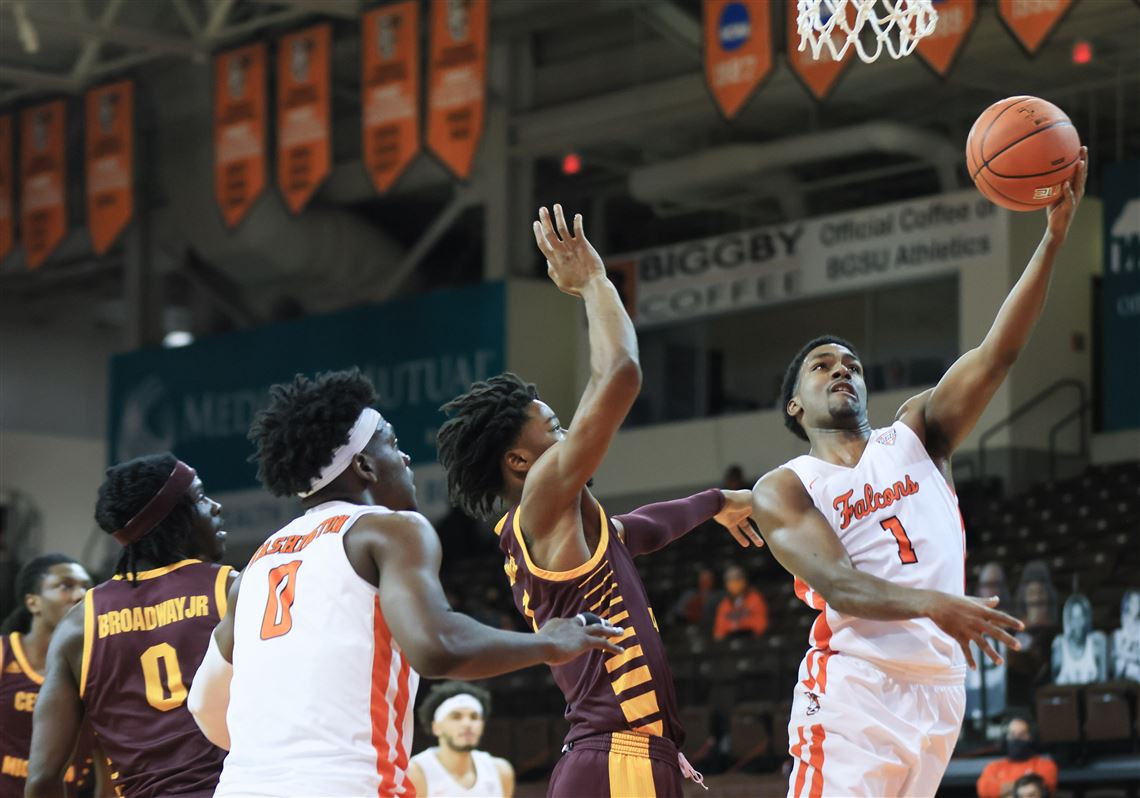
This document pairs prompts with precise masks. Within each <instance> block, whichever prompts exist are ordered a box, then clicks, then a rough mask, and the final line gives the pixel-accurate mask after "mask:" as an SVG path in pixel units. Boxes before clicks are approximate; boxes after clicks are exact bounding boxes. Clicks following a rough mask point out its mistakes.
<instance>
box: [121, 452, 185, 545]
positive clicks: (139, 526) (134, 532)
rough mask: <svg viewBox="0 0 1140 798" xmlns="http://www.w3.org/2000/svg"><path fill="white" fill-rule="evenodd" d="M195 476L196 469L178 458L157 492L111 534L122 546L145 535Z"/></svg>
mask: <svg viewBox="0 0 1140 798" xmlns="http://www.w3.org/2000/svg"><path fill="white" fill-rule="evenodd" d="M196 476H198V472H197V471H195V470H194V469H193V468H191V467H190V466H188V465H186V464H185V463H184V462H182V461H181V460H179V461H178V462H177V463H175V464H174V470H173V471H171V472H170V477H169V478H168V479H167V480H166V484H165V485H163V486H162V487H161V488H159V490H158V493H156V494H154V497H153V498H152V499H151V500H150V501H148V502H147V503H146V504H145V505H144V506H143V508H142V509H141V510H139V511H138V512H137V513H135V517H134V518H132V519H131V520H130V521H127V523H126V525H125V526H123V528H122V529H120V530H119V531H118V532H113V533H112V534H111V536H112V537H113V538H114V539H115V540H117V541H119V545H120V546H124V547H125V546H129V545H131V544H132V543H134V542H135V541H136V540H139V539H140V538H142V537H145V536H146V535H147V533H148V532H150V531H151V530H152V529H154V528H155V527H156V526H158V525H159V524H161V523H162V520H163V519H164V518H166V516H168V515H170V511H171V510H173V509H174V505H176V504H178V500H179V499H181V498H182V495H183V494H184V493H186V489H187V488H189V487H190V485H191V484H192V483H193V482H194V477H196Z"/></svg>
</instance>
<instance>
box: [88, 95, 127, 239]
mask: <svg viewBox="0 0 1140 798" xmlns="http://www.w3.org/2000/svg"><path fill="white" fill-rule="evenodd" d="M86 105H87V114H86V127H85V130H84V136H85V139H86V140H85V148H84V149H85V151H86V154H87V158H86V170H87V227H88V229H89V230H90V231H91V246H92V247H94V249H95V254H97V255H103V254H104V253H106V252H107V250H108V249H110V248H111V244H113V243H114V242H115V239H116V238H118V237H119V234H120V233H122V232H123V230H124V229H125V228H126V226H127V224H128V223H129V222H130V221H131V216H132V215H133V214H134V210H135V193H134V184H135V169H134V136H135V126H134V119H135V86H134V84H133V83H131V81H129V80H124V81H121V82H119V83H112V84H110V85H108V86H100V87H99V88H96V89H91V90H90V91H88V92H87V97H86Z"/></svg>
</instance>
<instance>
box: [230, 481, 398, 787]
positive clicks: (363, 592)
mask: <svg viewBox="0 0 1140 798" xmlns="http://www.w3.org/2000/svg"><path fill="white" fill-rule="evenodd" d="M387 512H390V511H389V510H387V509H386V508H383V507H370V506H361V505H356V504H349V503H347V502H326V503H324V504H321V505H318V506H317V507H314V508H312V509H311V510H309V511H308V512H307V513H305V514H304V515H303V516H301V517H300V518H297V519H296V520H294V521H292V522H290V523H289V524H288V525H287V526H286V527H285V528H284V529H282V530H280V531H279V532H277V533H275V534H273V535H271V536H270V537H269V538H268V539H266V541H265V542H264V543H263V544H262V545H261V546H260V547H259V548H258V549H257V551H256V552H254V555H253V557H252V558H251V559H250V563H249V565H248V566H247V567H246V569H245V570H244V571H243V572H242V577H241V588H240V590H239V591H238V603H237V611H236V615H235V619H234V653H233V665H234V673H233V682H232V683H231V686H230V704H229V711H228V712H227V715H226V721H227V724H228V726H229V732H230V753H229V755H228V756H227V757H226V760H225V766H224V768H223V770H222V776H221V780H220V782H219V784H218V789H217V791H216V792H215V793H214V794H215V796H237V795H242V796H248V795H274V796H300V795H322V796H341V795H345V796H347V795H379V796H382V797H383V796H398V795H409V794H411V793H412V791H413V787H412V783H411V781H409V780H408V777H407V768H408V752H409V751H410V749H411V743H412V706H413V704H414V702H415V696H416V688H417V686H418V685H419V675H418V674H417V673H416V672H415V671H414V670H412V668H411V667H410V666H409V664H408V661H407V659H405V658H404V656H403V653H402V652H401V651H400V647H399V646H398V645H397V644H396V641H394V640H393V639H392V636H391V634H390V633H389V631H388V626H387V624H386V623H385V621H384V616H383V614H382V613H381V611H380V597H379V591H378V590H377V589H376V587H374V586H373V585H370V584H369V583H368V582H366V581H365V580H363V579H361V578H360V576H359V575H357V573H356V572H355V571H354V570H353V568H352V565H351V563H349V561H348V557H347V555H346V554H345V551H344V541H343V537H344V534H345V533H346V532H347V531H348V530H349V529H350V528H351V527H352V524H353V523H354V522H355V521H356V520H357V519H358V518H359V517H360V516H361V515H364V514H366V513H387Z"/></svg>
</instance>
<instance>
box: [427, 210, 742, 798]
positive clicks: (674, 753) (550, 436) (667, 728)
mask: <svg viewBox="0 0 1140 798" xmlns="http://www.w3.org/2000/svg"><path fill="white" fill-rule="evenodd" d="M539 217H540V218H539V221H536V222H535V223H534V234H535V240H536V241H537V243H538V247H539V249H540V250H541V252H542V254H543V255H544V256H545V257H546V261H547V272H548V274H549V275H550V277H551V279H552V280H553V281H554V283H555V285H557V286H558V288H559V289H561V290H562V291H564V292H565V293H567V294H570V295H571V296H575V297H579V298H580V299H581V300H582V301H583V303H584V304H585V306H586V318H587V321H588V324H589V337H590V380H589V383H588V384H587V386H586V389H585V392H584V393H583V395H582V398H581V400H580V401H579V403H578V409H577V412H576V413H575V415H574V421H573V423H572V424H571V425H570V429H568V430H566V429H563V428H562V426H561V424H560V423H559V421H558V417H557V415H556V414H555V412H554V411H553V410H552V409H551V408H550V407H549V406H548V405H547V404H546V403H545V402H543V401H541V400H540V399H539V398H538V393H537V391H536V389H535V387H534V386H533V385H531V384H529V383H527V382H524V381H523V380H521V379H520V378H519V377H517V376H515V375H514V374H509V373H508V374H502V375H500V376H497V377H492V378H491V379H489V380H487V381H485V382H479V383H476V384H475V385H473V386H472V387H471V389H470V390H469V391H468V392H467V393H466V394H464V395H463V396H460V397H459V398H457V399H455V400H453V401H451V402H449V403H448V404H446V405H444V406H443V411H444V412H445V413H447V414H448V415H450V416H451V418H449V419H448V420H447V421H446V422H445V423H444V424H443V426H442V427H440V430H439V433H438V435H437V442H438V445H439V459H440V462H441V463H442V464H443V466H444V468H445V469H446V470H447V481H448V490H449V493H450V495H451V500H452V501H453V502H454V503H456V504H458V505H459V506H460V507H461V508H462V509H463V510H464V511H466V512H467V513H469V514H472V515H476V516H482V517H484V518H489V517H490V516H491V514H492V513H493V512H494V511H495V508H496V507H497V506H499V505H500V504H501V505H504V506H505V508H506V509H507V513H506V515H505V516H503V517H502V519H501V520H500V521H499V522H498V524H497V525H496V527H495V532H496V534H498V535H499V547H500V549H501V550H502V552H503V556H504V559H505V561H506V565H505V569H506V572H507V577H508V579H509V581H510V584H511V590H512V593H513V595H514V598H515V604H516V606H517V607H518V610H519V612H520V613H522V615H523V617H524V618H525V619H526V622H527V623H528V624H530V625H532V626H537V624H539V623H541V622H542V621H543V620H545V619H546V618H549V617H552V616H558V615H565V614H573V613H579V612H581V613H596V614H597V615H599V616H600V617H601V618H602V619H605V620H608V621H609V622H610V623H620V624H621V625H622V626H624V627H625V633H624V634H623V635H622V636H621V637H620V638H619V641H620V642H621V643H622V646H623V648H622V651H621V652H620V653H619V654H616V655H609V654H605V653H603V652H599V651H594V652H591V653H590V654H589V655H588V656H586V657H582V658H581V659H578V660H575V661H574V662H570V663H567V664H565V665H558V666H554V667H552V668H551V670H552V671H553V673H554V679H555V681H556V682H557V684H558V686H559V687H560V688H561V689H562V693H563V695H564V696H565V698H566V703H567V708H566V718H567V720H568V721H569V722H570V730H569V732H568V734H567V736H566V745H565V748H564V749H563V751H565V752H566V756H564V757H562V759H561V761H559V763H558V766H557V767H556V768H555V770H554V774H553V776H552V777H551V781H550V787H549V790H548V794H549V795H552V796H580V795H613V796H619V795H621V796H627V795H639V796H651V795H658V796H680V795H681V793H682V784H683V778H682V775H685V776H691V777H693V778H694V779H695V780H696V781H698V782H699V781H700V780H701V777H700V774H698V773H696V772H695V771H693V770H692V769H691V768H690V767H689V765H688V762H687V761H685V759H684V757H683V756H680V754H679V749H680V746H681V744H682V743H683V741H684V732H683V731H682V729H681V725H680V722H679V720H678V714H677V713H678V710H677V699H676V695H675V692H674V689H673V678H672V674H671V673H670V671H669V665H668V663H667V662H666V660H665V647H664V645H663V643H662V641H661V636H660V635H659V633H658V631H657V623H656V620H655V619H654V617H653V612H652V610H651V609H650V607H649V599H648V597H647V596H646V592H645V586H644V585H643V584H642V582H641V578H640V576H639V575H638V573H637V568H636V567H635V566H634V563H633V557H634V556H636V555H639V554H646V553H648V552H652V551H656V550H657V549H660V548H662V547H663V546H665V545H667V544H668V543H670V542H672V541H673V540H676V539H677V538H679V537H680V536H682V535H684V534H686V533H687V532H689V531H690V530H692V529H693V528H695V527H696V526H697V525H698V524H700V523H702V522H704V521H707V520H709V519H710V518H715V519H716V520H717V521H718V522H719V523H721V524H722V525H724V526H726V527H727V528H728V530H729V531H730V532H731V533H732V534H733V536H734V537H735V538H736V539H737V541H738V542H739V543H740V544H741V545H742V546H747V545H749V542H750V541H752V542H754V543H755V544H756V545H759V543H760V539H759V537H758V536H756V533H755V532H754V531H753V530H752V529H751V528H750V527H749V526H748V525H747V519H748V515H749V513H750V512H751V509H752V496H751V493H750V492H749V491H747V490H739V491H721V490H715V489H713V490H707V491H704V492H702V493H698V494H696V495H695V496H691V497H689V498H687V499H681V500H678V501H673V502H662V503H660V504H653V505H649V506H647V507H642V508H641V509H639V510H636V511H634V512H632V513H629V514H628V515H623V516H614V517H610V516H608V515H607V514H606V512H605V511H604V510H603V509H602V507H601V505H600V504H599V503H598V502H597V500H596V499H595V498H594V497H593V495H592V494H591V493H590V490H589V484H590V478H591V476H592V475H593V473H594V471H595V469H597V468H598V466H599V465H601V463H602V460H603V459H604V458H605V456H606V452H607V450H608V449H609V445H610V441H611V440H612V439H613V436H614V434H615V433H616V432H617V430H618V427H619V426H621V423H622V421H623V420H624V419H625V416H626V413H628V412H629V408H630V407H631V406H632V404H633V402H634V400H635V399H636V398H637V394H638V392H639V390H640V388H641V368H640V366H639V364H638V359H637V338H636V336H635V334H634V330H633V323H632V322H631V321H630V318H629V315H628V314H627V313H626V312H625V308H624V307H623V306H622V303H621V299H620V298H619V296H618V293H617V290H616V289H615V288H614V286H613V285H612V284H611V283H610V281H609V280H608V279H607V278H606V272H605V267H604V265H603V264H602V259H601V258H600V257H599V256H598V253H597V252H595V251H594V248H593V247H592V246H591V245H590V242H589V241H587V240H586V236H585V233H584V231H583V229H582V217H581V215H578V216H576V217H575V219H574V232H573V233H571V232H570V230H569V228H568V226H567V224H566V219H565V216H564V215H563V213H562V208H561V206H559V205H555V206H554V219H555V221H556V224H557V232H555V228H554V226H553V224H552V222H551V216H550V213H549V212H548V211H547V210H546V208H542V209H541V210H540V211H539Z"/></svg>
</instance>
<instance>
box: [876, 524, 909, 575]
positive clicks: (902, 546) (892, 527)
mask: <svg viewBox="0 0 1140 798" xmlns="http://www.w3.org/2000/svg"><path fill="white" fill-rule="evenodd" d="M879 526H881V527H882V528H883V529H885V530H887V531H888V532H890V533H891V534H892V535H894V536H895V543H898V544H899V559H900V560H902V564H903V565H910V564H911V563H916V562H918V557H916V556H915V554H914V546H912V545H910V538H908V537H907V536H906V530H905V529H903V525H902V523H900V522H899V519H898V516H896V515H892V516H891V517H890V518H887V519H885V520H883V521H880V522H879Z"/></svg>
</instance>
